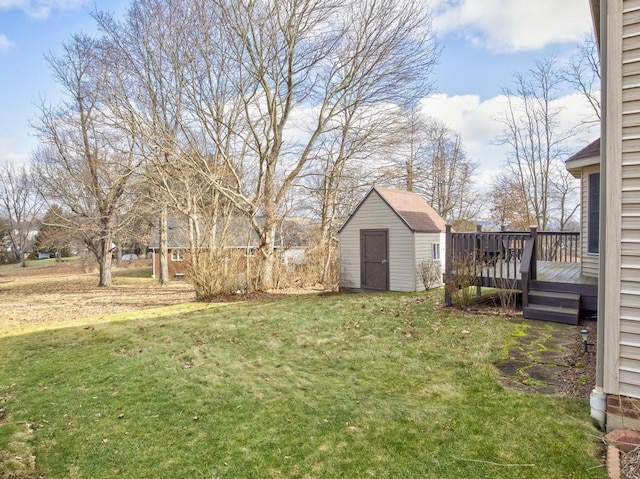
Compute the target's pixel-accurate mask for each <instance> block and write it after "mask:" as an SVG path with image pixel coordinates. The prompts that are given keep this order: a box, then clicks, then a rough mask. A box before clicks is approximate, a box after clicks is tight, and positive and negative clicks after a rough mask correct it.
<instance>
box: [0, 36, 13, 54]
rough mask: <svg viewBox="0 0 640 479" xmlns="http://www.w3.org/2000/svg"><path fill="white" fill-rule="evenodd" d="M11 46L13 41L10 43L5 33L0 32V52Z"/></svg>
mask: <svg viewBox="0 0 640 479" xmlns="http://www.w3.org/2000/svg"><path fill="white" fill-rule="evenodd" d="M12 46H13V43H11V42H10V41H9V39H8V38H7V37H6V36H5V35H3V34H2V33H0V52H4V51H6V50H9V49H10V48H11V47H12Z"/></svg>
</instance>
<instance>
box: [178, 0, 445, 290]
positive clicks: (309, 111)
mask: <svg viewBox="0 0 640 479" xmlns="http://www.w3.org/2000/svg"><path fill="white" fill-rule="evenodd" d="M203 11H205V12H206V13H207V15H206V18H207V19H208V25H210V29H209V30H207V31H206V35H205V36H203V37H201V39H200V42H194V50H197V51H198V52H199V53H198V55H197V62H194V66H196V67H197V69H194V70H193V72H192V73H191V76H192V77H193V78H200V79H202V80H203V83H202V84H204V85H206V87H207V89H206V91H205V93H204V94H203V95H201V96H200V98H198V96H199V93H198V92H197V91H194V92H193V93H194V94H193V95H192V99H191V104H192V107H193V108H194V112H195V113H194V116H195V117H197V118H198V120H199V121H200V122H202V123H201V124H200V125H197V126H196V125H193V126H192V130H191V131H196V130H194V128H199V130H197V131H199V132H202V134H203V136H204V137H205V138H206V143H207V144H208V145H211V147H212V150H211V151H212V152H213V153H214V154H213V157H214V158H219V159H221V160H222V161H223V162H224V165H225V167H226V171H227V173H228V174H225V175H220V174H218V173H217V172H212V171H211V170H210V165H211V164H213V165H219V164H220V163H219V162H218V161H214V162H213V163H210V162H207V163H205V162H203V160H204V158H205V157H204V156H200V157H196V158H193V157H190V158H191V159H193V160H195V161H194V165H195V166H196V167H197V168H198V169H199V171H202V172H203V175H202V176H203V177H205V178H208V180H209V181H210V182H211V184H212V185H213V186H214V187H215V189H216V190H218V191H220V192H221V193H222V194H223V195H224V196H225V197H226V199H227V200H228V201H230V202H231V203H232V204H233V205H234V206H235V207H236V208H237V209H238V210H239V211H241V212H243V214H245V216H246V217H247V218H248V219H249V220H250V221H251V224H252V226H253V228H254V230H255V231H256V234H257V235H258V237H259V238H260V247H259V254H260V259H261V262H260V264H261V268H260V273H259V276H260V281H259V284H260V285H261V287H263V288H268V287H270V285H271V284H272V271H273V261H274V246H275V232H276V229H277V225H278V224H279V223H280V221H281V217H282V215H283V210H284V207H285V204H286V201H287V199H288V197H289V193H290V192H291V190H292V188H294V187H295V186H296V185H297V184H298V181H299V179H300V178H301V176H303V175H305V174H308V173H310V169H311V166H312V164H313V162H314V160H315V159H316V158H317V157H318V156H317V153H318V150H319V149H321V147H322V145H323V144H325V143H324V141H325V139H324V136H325V135H327V134H329V132H331V131H332V130H333V129H334V128H336V125H338V124H340V122H339V121H337V120H336V119H338V118H340V117H341V116H344V115H345V114H346V115H349V113H348V111H349V110H350V109H352V110H353V111H354V114H355V112H357V111H359V110H361V109H368V108H371V107H372V106H373V105H379V106H383V105H392V104H394V103H396V104H397V103H411V102H412V101H415V99H416V98H417V97H419V96H420V95H421V94H422V93H423V92H424V91H425V88H427V87H428V86H429V82H428V81H427V80H428V76H429V74H430V72H431V70H432V67H433V65H434V62H435V61H436V59H437V50H436V49H435V43H434V40H433V38H432V35H431V30H430V27H429V22H428V17H427V14H426V13H425V11H424V9H423V8H422V6H421V4H420V3H419V2H414V1H410V0H408V1H400V2H399V1H395V0H364V1H358V2H355V1H353V2H352V1H348V2H337V1H329V2H328V1H321V0H288V1H284V2H247V3H245V2H237V1H232V0H228V1H225V0H219V1H216V2H209V3H207V4H205V6H203ZM202 72H212V73H213V74H211V75H208V76H207V77H206V78H205V77H203V76H202ZM214 93H215V95H214ZM216 96H217V98H218V100H217V101H214V102H212V103H211V105H212V107H213V108H209V109H206V108H203V105H205V106H206V105H207V101H206V100H208V99H211V98H214V97H216ZM220 98H224V101H223V102H221V100H220ZM203 99H204V101H203ZM196 100H198V101H196ZM303 119H304V122H303V123H302V121H301V120H303ZM358 127H359V128H365V127H366V125H363V124H360V125H358ZM292 131H298V133H299V134H298V135H296V137H295V138H291V137H289V136H288V135H291V132H292ZM193 150H196V149H193Z"/></svg>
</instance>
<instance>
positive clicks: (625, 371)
mask: <svg viewBox="0 0 640 479" xmlns="http://www.w3.org/2000/svg"><path fill="white" fill-rule="evenodd" d="M623 8H624V10H623V21H622V23H623V39H622V51H623V52H624V53H623V54H624V55H625V56H626V59H627V60H626V61H624V62H623V67H622V91H623V95H622V96H623V101H622V169H621V178H620V181H621V183H622V197H621V213H622V221H621V248H620V343H619V344H620V346H619V349H620V378H619V381H620V384H619V387H620V391H619V393H620V394H623V395H626V396H632V397H640V334H638V332H639V331H638V327H639V326H640V268H639V264H638V261H639V260H640V255H639V253H640V213H639V212H640V111H639V110H638V105H637V102H638V101H639V100H640V15H639V14H640V1H639V0H633V1H630V0H627V1H625V2H624V3H623Z"/></svg>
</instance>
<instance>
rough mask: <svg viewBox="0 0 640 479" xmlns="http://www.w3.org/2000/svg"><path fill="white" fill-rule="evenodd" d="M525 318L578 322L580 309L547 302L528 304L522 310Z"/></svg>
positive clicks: (569, 322)
mask: <svg viewBox="0 0 640 479" xmlns="http://www.w3.org/2000/svg"><path fill="white" fill-rule="evenodd" d="M523 316H524V317H525V318H527V319H539V320H542V321H553V322H555V323H565V324H578V319H579V316H580V310H579V309H578V308H565V307H561V306H550V305H547V304H529V305H528V306H527V307H526V308H525V309H524V311H523Z"/></svg>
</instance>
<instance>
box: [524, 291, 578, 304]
mask: <svg viewBox="0 0 640 479" xmlns="http://www.w3.org/2000/svg"><path fill="white" fill-rule="evenodd" d="M529 304H544V305H547V306H559V307H562V308H575V309H579V308H580V294H579V293H567V292H562V291H541V290H538V289H532V290H530V291H529Z"/></svg>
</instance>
